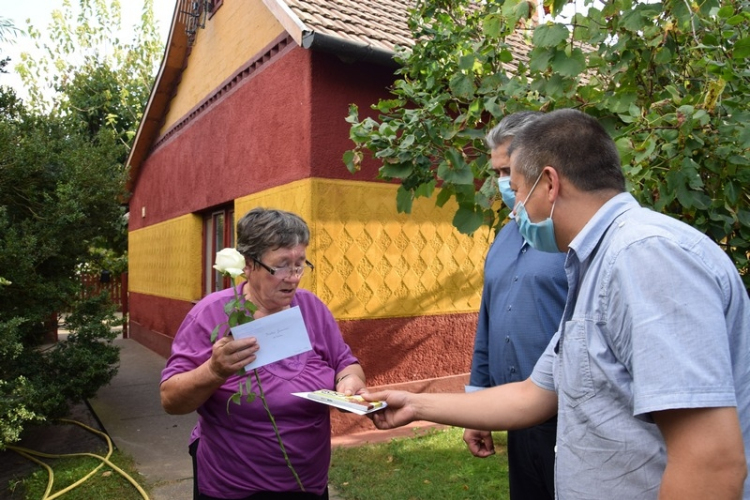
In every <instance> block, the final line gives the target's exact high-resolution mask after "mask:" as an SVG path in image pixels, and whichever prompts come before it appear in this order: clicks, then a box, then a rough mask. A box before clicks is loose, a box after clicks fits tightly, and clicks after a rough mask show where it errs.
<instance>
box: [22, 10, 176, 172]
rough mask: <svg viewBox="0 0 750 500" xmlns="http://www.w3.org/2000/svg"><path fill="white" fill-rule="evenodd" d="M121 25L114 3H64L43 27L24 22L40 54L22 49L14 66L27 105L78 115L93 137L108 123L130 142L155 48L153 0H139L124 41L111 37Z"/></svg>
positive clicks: (159, 49)
mask: <svg viewBox="0 0 750 500" xmlns="http://www.w3.org/2000/svg"><path fill="white" fill-rule="evenodd" d="M121 27H122V18H121V6H120V2H119V1H118V0H108V1H107V0H79V1H78V5H77V8H76V7H74V4H73V3H72V2H71V0H64V2H63V8H62V10H55V11H53V12H52V21H51V23H50V25H49V26H48V27H47V29H46V30H45V31H44V32H42V31H41V30H39V29H37V28H36V27H34V26H32V25H29V26H28V33H29V36H30V37H31V39H32V40H34V42H35V46H36V47H37V49H40V50H41V51H42V53H43V56H42V57H40V58H39V59H34V58H32V57H31V55H30V54H29V53H22V54H21V62H20V63H19V64H18V65H16V70H17V71H18V73H19V75H20V76H21V80H22V81H23V83H24V85H25V86H26V88H27V89H28V92H29V99H28V102H27V104H28V106H29V107H30V108H31V109H32V110H34V111H36V112H41V111H44V112H49V113H50V114H52V115H53V116H64V117H69V118H72V119H75V120H78V121H79V123H80V124H82V125H83V126H84V127H85V128H88V129H89V131H90V132H91V133H93V134H94V135H95V133H96V131H97V130H98V129H99V128H100V127H102V126H108V127H110V128H112V129H113V130H114V131H115V132H116V136H117V138H118V139H119V140H120V141H121V142H122V143H123V144H125V145H126V146H128V147H130V145H131V144H132V141H133V139H134V137H135V134H136V131H137V128H138V124H139V123H140V120H141V117H142V116H143V111H144V109H145V105H146V102H147V101H148V96H149V94H150V91H151V86H152V84H153V78H154V75H155V74H156V71H157V70H158V65H159V62H160V61H161V56H162V53H163V44H162V43H161V41H160V39H159V34H158V31H157V25H156V21H155V19H154V14H153V0H144V2H143V10H142V13H141V18H140V24H138V25H137V26H134V27H133V33H134V36H133V39H132V40H131V41H129V42H124V41H121V40H120V39H119V36H120V30H121ZM43 33H44V34H46V35H47V36H48V37H49V41H47V42H45V39H44V37H43V36H42V35H43ZM124 160H125V158H123V162H124Z"/></svg>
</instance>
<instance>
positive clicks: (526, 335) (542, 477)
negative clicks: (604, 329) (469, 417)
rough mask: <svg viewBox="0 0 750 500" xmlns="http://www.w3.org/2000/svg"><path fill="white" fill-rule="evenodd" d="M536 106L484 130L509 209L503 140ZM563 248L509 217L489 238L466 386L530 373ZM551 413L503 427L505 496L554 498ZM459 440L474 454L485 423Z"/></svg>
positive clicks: (563, 284)
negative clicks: (539, 240)
mask: <svg viewBox="0 0 750 500" xmlns="http://www.w3.org/2000/svg"><path fill="white" fill-rule="evenodd" d="M540 116H543V113H540V112H534V111H521V112H518V113H513V114H510V115H508V116H506V117H505V118H503V119H502V120H501V121H500V123H499V124H498V125H497V126H495V127H493V128H492V130H490V132H489V133H488V134H487V137H486V139H485V140H486V142H487V145H488V146H489V147H490V152H491V154H490V163H491V166H492V170H493V171H495V173H496V174H497V176H498V177H497V179H498V187H499V190H500V194H501V196H502V198H503V202H504V203H505V204H506V205H508V207H509V208H510V209H513V207H514V206H515V204H516V203H515V195H514V194H513V191H511V189H510V157H509V156H508V147H509V146H510V143H511V141H512V140H513V137H514V136H515V135H516V133H517V132H518V131H519V130H521V129H522V128H523V127H525V126H526V125H528V124H529V123H531V122H533V121H534V120H536V119H537V118H539V117H540ZM564 264H565V254H562V253H560V252H557V253H549V252H540V251H539V250H534V249H533V248H532V247H531V246H530V245H529V244H528V243H527V242H526V241H525V240H524V239H523V237H522V236H521V233H520V232H519V231H518V224H516V222H515V220H509V221H508V222H507V223H506V224H505V225H504V226H503V228H502V230H501V231H500V232H499V233H498V235H497V237H496V238H495V241H493V242H492V246H491V247H490V250H489V252H488V253H487V259H486V260H485V264H484V287H483V289H482V304H481V306H480V308H479V320H478V322H477V333H476V338H475V341H474V356H473V357H472V361H471V377H470V379H469V384H470V385H469V387H467V390H476V389H480V388H486V387H494V386H496V385H501V384H507V383H510V382H519V381H521V380H524V379H526V378H528V377H529V375H531V371H532V370H533V368H534V365H535V364H536V362H537V360H538V359H539V357H540V356H541V355H542V353H543V352H544V349H545V347H547V344H549V341H550V339H551V338H552V336H553V335H554V334H555V332H556V331H557V325H558V324H559V323H560V317H561V316H562V312H563V307H564V306H565V297H566V296H567V294H568V281H567V278H566V276H565V270H564V269H563V266H564ZM556 433H557V418H556V417H552V418H550V419H549V420H547V421H545V422H542V423H541V424H539V425H535V426H533V427H529V428H528V429H519V430H513V431H509V432H508V441H507V442H508V446H507V452H508V479H509V483H510V498H511V500H528V499H533V500H553V499H554V498H555V480H554V476H555V441H556ZM464 441H465V442H466V445H467V446H468V447H469V450H470V451H471V453H472V454H473V455H474V456H477V457H480V458H485V457H488V456H490V455H492V454H494V453H495V443H494V442H493V439H492V433H491V432H490V431H485V430H478V429H466V430H465V431H464Z"/></svg>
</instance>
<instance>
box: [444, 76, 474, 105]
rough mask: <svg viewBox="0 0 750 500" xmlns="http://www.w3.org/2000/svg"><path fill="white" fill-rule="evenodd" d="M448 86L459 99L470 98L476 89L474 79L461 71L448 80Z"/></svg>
mask: <svg viewBox="0 0 750 500" xmlns="http://www.w3.org/2000/svg"><path fill="white" fill-rule="evenodd" d="M449 87H450V89H451V92H453V94H454V95H455V96H456V97H458V98H460V99H470V98H471V97H472V96H473V95H474V92H475V91H476V86H475V85H474V80H473V79H472V78H470V77H469V76H467V75H465V74H463V73H457V74H456V75H454V76H453V78H451V80H450V84H449Z"/></svg>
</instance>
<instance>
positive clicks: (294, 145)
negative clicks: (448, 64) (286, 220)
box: [130, 46, 477, 386]
mask: <svg viewBox="0 0 750 500" xmlns="http://www.w3.org/2000/svg"><path fill="white" fill-rule="evenodd" d="M290 47H291V48H288V49H285V50H283V51H281V52H280V53H279V56H277V57H276V58H275V59H273V60H271V61H269V62H268V63H266V64H265V65H264V66H263V67H262V68H261V69H260V70H259V71H256V72H255V73H254V74H252V75H251V76H248V77H247V78H246V79H244V80H242V81H241V82H239V83H238V84H237V85H236V87H234V88H233V89H232V90H231V91H230V92H227V93H226V94H225V95H224V96H222V97H221V98H220V99H218V100H217V102H216V103H214V104H213V105H212V106H211V107H210V108H209V109H207V110H206V111H204V112H203V113H201V114H199V115H198V116H197V117H196V118H195V119H194V120H193V121H192V122H191V123H190V124H188V125H187V126H185V127H184V128H183V129H181V130H180V131H179V132H178V133H176V134H174V136H172V137H170V139H169V140H168V141H166V142H165V143H163V144H161V145H160V146H159V147H158V148H157V149H156V150H155V151H153V152H152V153H151V155H150V156H149V157H148V158H147V160H146V161H145V162H144V164H143V165H142V166H141V172H140V177H139V179H138V182H137V185H136V187H135V192H134V193H133V197H132V199H131V202H130V208H131V217H130V230H135V229H139V228H142V227H145V226H148V225H152V224H155V223H158V222H162V221H164V220H169V219H172V218H175V217H178V216H181V215H184V214H187V213H193V212H198V211H202V210H205V209H207V208H210V207H212V206H216V205H220V204H224V203H229V202H231V201H232V200H234V199H236V198H239V197H242V196H246V195H248V194H251V193H255V192H258V191H262V190H266V189H269V188H271V187H274V186H278V185H283V184H287V183H289V182H292V181H296V180H299V179H304V178H307V177H311V176H315V177H323V178H334V179H344V180H373V179H374V178H375V176H376V174H377V167H378V165H377V164H376V163H375V162H374V161H368V162H366V163H365V166H364V168H363V170H362V171H361V172H360V173H358V174H357V175H355V176H353V175H351V174H350V173H349V172H348V170H347V169H346V167H345V166H344V164H343V161H342V159H341V158H342V155H343V153H344V151H346V150H347V149H351V148H352V147H353V143H352V142H351V141H350V140H349V124H348V123H346V121H345V117H346V115H347V113H348V107H349V104H350V103H357V104H358V105H359V108H360V113H361V116H362V115H365V114H372V111H371V110H370V109H369V106H370V105H371V104H372V103H374V102H377V100H378V99H379V98H381V97H388V93H387V92H386V90H385V89H386V88H387V87H388V86H390V84H391V83H392V79H393V75H392V71H391V70H388V69H386V68H382V67H376V66H371V65H368V64H363V63H355V64H346V63H343V62H341V61H340V60H339V59H338V58H336V57H335V56H332V55H329V54H323V53H318V52H311V51H308V50H304V49H301V48H299V47H296V46H290ZM258 96H262V98H258ZM142 206H145V207H146V217H145V218H142V217H141V207H142ZM130 304H131V308H130V310H131V336H132V337H133V338H134V339H136V340H138V341H139V342H141V343H143V344H145V345H147V346H148V347H150V348H151V349H153V350H154V351H156V352H158V353H160V354H162V355H163V356H166V355H168V352H169V344H170V343H171V339H172V338H173V337H174V334H175V332H176V331H177V329H178V328H179V326H180V324H181V323H182V320H183V318H184V316H185V314H186V313H187V312H188V311H189V310H190V308H191V307H192V304H191V303H189V302H185V301H177V300H172V299H166V298H159V297H153V296H148V295H143V294H138V293H131V294H130ZM476 317H477V316H476V314H453V315H444V316H422V317H414V318H396V319H375V320H361V321H343V322H341V323H340V326H341V329H342V332H343V334H344V338H345V339H346V341H347V342H348V343H349V345H350V346H351V347H352V350H353V351H354V353H355V355H356V356H358V357H359V358H360V360H361V361H362V363H363V365H364V368H365V370H366V373H367V375H368V383H369V384H370V385H374V386H379V385H390V384H397V383H402V382H407V381H413V380H423V379H435V378H440V377H446V376H451V375H455V374H457V373H459V374H465V373H466V372H467V371H468V370H469V366H470V361H471V352H472V345H473V337H474V329H475V325H476ZM452 383H453V384H454V385H455V384H456V383H457V382H456V381H455V380H454V381H453V382H452ZM461 383H463V382H461ZM459 385H460V384H459Z"/></svg>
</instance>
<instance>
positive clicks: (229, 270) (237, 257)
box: [214, 248, 245, 278]
mask: <svg viewBox="0 0 750 500" xmlns="http://www.w3.org/2000/svg"><path fill="white" fill-rule="evenodd" d="M214 269H216V270H217V271H219V272H220V273H222V274H228V275H229V276H231V277H232V278H236V277H237V276H240V275H242V274H244V269H245V257H243V256H242V254H241V253H239V252H238V251H237V250H235V249H234V248H225V249H224V250H220V251H218V252H216V263H215V264H214Z"/></svg>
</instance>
